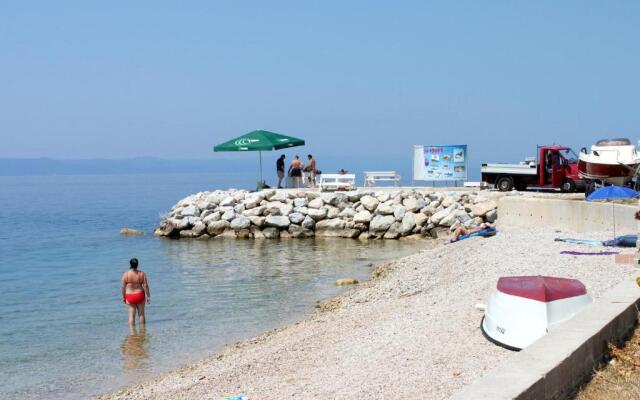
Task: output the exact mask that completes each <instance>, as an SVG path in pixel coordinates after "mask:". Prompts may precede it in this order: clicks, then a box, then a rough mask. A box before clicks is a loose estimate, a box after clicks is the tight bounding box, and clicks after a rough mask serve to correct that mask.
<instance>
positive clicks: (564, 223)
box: [498, 196, 638, 235]
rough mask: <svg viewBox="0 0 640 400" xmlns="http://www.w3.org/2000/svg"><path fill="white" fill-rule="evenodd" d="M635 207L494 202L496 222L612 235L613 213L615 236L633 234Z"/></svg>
mask: <svg viewBox="0 0 640 400" xmlns="http://www.w3.org/2000/svg"><path fill="white" fill-rule="evenodd" d="M637 209H638V207H637V206H629V205H623V204H616V205H615V206H612V204H611V203H600V202H588V201H578V200H554V199H546V198H544V199H543V198H537V199H536V198H525V197H521V196H507V197H503V198H501V199H500V200H499V201H498V217H499V219H498V222H499V224H500V225H507V226H527V227H535V226H546V227H551V228H556V229H568V230H572V231H576V232H613V222H612V219H613V211H614V210H615V220H616V234H617V235H624V234H636V233H637V232H638V226H637V221H636V220H635V218H634V214H635V212H636V210H637Z"/></svg>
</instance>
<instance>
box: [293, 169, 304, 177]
mask: <svg viewBox="0 0 640 400" xmlns="http://www.w3.org/2000/svg"><path fill="white" fill-rule="evenodd" d="M291 176H292V177H301V176H302V170H301V169H300V168H292V169H291Z"/></svg>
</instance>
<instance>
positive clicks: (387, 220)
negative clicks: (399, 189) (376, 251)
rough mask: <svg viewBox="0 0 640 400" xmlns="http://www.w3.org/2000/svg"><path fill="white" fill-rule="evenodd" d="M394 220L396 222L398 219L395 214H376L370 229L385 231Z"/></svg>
mask: <svg viewBox="0 0 640 400" xmlns="http://www.w3.org/2000/svg"><path fill="white" fill-rule="evenodd" d="M394 222H396V219H395V218H394V216H393V215H376V216H375V217H373V219H372V220H371V222H370V223H369V230H370V231H371V232H376V233H380V232H384V231H386V230H387V229H389V227H390V226H391V224H393V223H394Z"/></svg>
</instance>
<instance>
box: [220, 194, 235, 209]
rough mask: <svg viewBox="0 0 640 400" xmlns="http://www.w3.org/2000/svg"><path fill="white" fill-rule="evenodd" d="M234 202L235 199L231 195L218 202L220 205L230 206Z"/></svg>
mask: <svg viewBox="0 0 640 400" xmlns="http://www.w3.org/2000/svg"><path fill="white" fill-rule="evenodd" d="M235 203H236V199H234V198H233V196H227V197H225V198H224V199H222V201H221V202H220V206H222V207H230V206H232V205H234V204H235Z"/></svg>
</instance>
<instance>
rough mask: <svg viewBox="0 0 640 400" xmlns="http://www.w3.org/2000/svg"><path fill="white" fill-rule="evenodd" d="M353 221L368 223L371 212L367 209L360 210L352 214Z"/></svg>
mask: <svg viewBox="0 0 640 400" xmlns="http://www.w3.org/2000/svg"><path fill="white" fill-rule="evenodd" d="M353 222H355V223H356V224H368V223H369V222H371V213H370V212H369V211H367V210H362V211H359V212H357V213H356V215H354V216H353Z"/></svg>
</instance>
